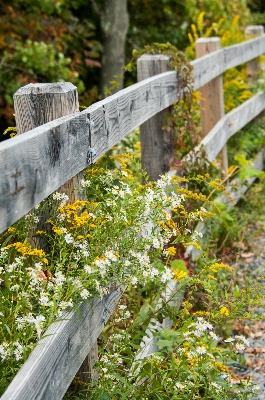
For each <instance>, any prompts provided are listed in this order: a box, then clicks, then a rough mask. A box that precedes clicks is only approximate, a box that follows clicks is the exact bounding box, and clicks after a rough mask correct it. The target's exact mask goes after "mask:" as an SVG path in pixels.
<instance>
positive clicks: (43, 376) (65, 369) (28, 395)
mask: <svg viewBox="0 0 265 400" xmlns="http://www.w3.org/2000/svg"><path fill="white" fill-rule="evenodd" d="M121 294H122V291H121V290H111V291H110V293H109V294H108V295H104V298H103V299H102V300H100V299H93V300H92V302H89V301H85V302H84V303H82V305H81V306H80V307H79V310H78V311H73V312H69V313H65V314H64V315H63V316H62V317H61V320H60V321H58V322H54V323H53V324H52V325H51V326H50V327H49V328H48V330H47V331H46V332H45V335H44V336H43V338H42V339H41V340H40V341H39V342H38V344H37V346H36V347H35V349H34V350H33V351H32V353H31V354H30V356H29V358H28V360H27V361H26V362H25V364H24V365H23V366H22V368H21V369H20V370H19V372H18V373H17V375H16V376H15V378H14V379H13V381H12V382H11V384H10V385H9V386H8V388H7V389H6V391H5V393H4V394H3V396H2V397H1V400H33V399H34V400H51V399H52V400H61V399H62V397H63V395H64V394H65V392H66V390H67V388H68V386H69V385H70V383H71V381H72V380H73V378H74V376H75V374H76V372H77V371H78V369H79V367H80V365H81V364H82V361H83V358H84V357H83V354H88V353H89V351H90V350H91V348H92V347H93V345H94V343H95V341H96V340H97V338H98V336H99V335H100V333H101V331H102V330H103V328H104V325H105V324H106V322H107V320H108V318H109V316H110V315H111V314H112V312H113V311H114V309H115V307H116V305H117V303H118V302H119V299H120V297H121Z"/></svg>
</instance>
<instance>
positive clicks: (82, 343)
mask: <svg viewBox="0 0 265 400" xmlns="http://www.w3.org/2000/svg"><path fill="white" fill-rule="evenodd" d="M247 34H248V35H252V37H253V36H254V38H253V39H250V40H247V41H245V42H243V43H240V44H237V45H234V46H229V47H226V48H223V49H221V48H220V41H219V39H218V38H202V39H199V40H198V41H197V44H196V52H197V57H198V58H197V59H196V60H194V61H192V62H191V64H192V66H193V78H194V89H195V90H197V89H200V90H201V92H202V97H203V102H204V103H203V104H202V107H201V120H202V130H203V136H204V138H203V139H202V141H201V145H203V146H204V149H205V151H206V154H207V156H208V159H209V160H210V161H213V160H214V159H215V158H216V156H217V155H218V154H219V153H220V152H221V151H222V153H223V165H222V167H223V169H224V170H226V169H227V156H226V143H227V141H228V139H229V138H230V137H231V136H232V135H234V134H235V133H236V132H237V131H239V130H240V129H241V128H242V127H244V126H245V125H246V124H247V123H249V122H250V121H251V120H253V119H254V118H255V117H257V116H258V115H259V114H260V113H261V112H262V111H263V110H264V109H265V93H259V94H257V95H255V96H253V97H252V98H250V99H249V100H247V101H246V102H244V103H243V104H242V105H240V106H239V107H237V108H236V109H234V110H233V111H231V112H229V113H228V114H226V115H224V105H223V91H222V74H223V72H225V71H226V70H228V69H229V68H232V67H235V66H238V65H240V64H242V63H248V71H249V77H250V79H251V78H252V75H253V74H254V73H256V69H257V68H256V67H257V62H256V61H255V59H256V58H257V57H258V56H259V55H261V54H264V53H265V35H264V33H263V27H260V26H254V27H248V29H247ZM255 36H256V37H255ZM251 60H252V61H251ZM253 60H254V61H253ZM168 61H169V57H167V56H161V55H144V56H141V57H140V58H139V60H138V65H137V68H138V83H136V84H134V85H132V86H130V87H128V88H126V89H123V90H121V91H119V92H118V93H117V94H114V95H112V96H110V97H108V98H106V99H104V100H102V101H100V102H98V103H95V104H93V105H92V106H90V107H88V108H87V109H85V110H84V111H82V112H79V111H78V95H77V91H76V88H75V87H74V86H73V85H72V84H71V83H50V84H49V83H48V84H29V85H27V86H25V87H22V88H21V89H19V90H18V91H17V92H16V93H15V95H14V102H15V115H16V122H17V131H18V135H17V136H16V137H15V138H12V139H9V140H6V141H4V142H2V143H1V144H0V204H1V208H0V232H3V231H5V230H6V229H7V228H8V227H10V226H11V225H12V224H13V223H14V222H16V221H17V220H18V219H19V218H21V217H22V216H23V215H25V214H26V213H28V212H29V211H30V210H31V209H32V208H34V207H35V205H36V204H38V203H40V202H41V201H42V200H44V199H45V198H46V197H47V196H49V195H50V194H51V193H53V192H54V191H56V190H58V188H61V190H69V188H72V187H76V184H77V182H78V179H80V174H81V173H82V171H83V170H84V169H85V168H86V167H87V166H88V165H91V164H93V163H94V162H95V161H96V160H98V159H99V158H100V157H101V156H102V155H103V154H105V153H106V152H107V151H108V150H109V149H111V148H112V147H113V146H114V145H115V144H117V143H118V142H119V141H120V140H122V139H123V138H124V137H125V136H126V135H127V134H129V133H130V132H131V131H132V130H134V129H135V128H137V127H138V126H140V125H141V127H140V131H141V151H142V165H143V168H144V169H146V171H147V172H148V175H149V176H150V178H151V179H152V180H156V179H158V177H159V175H160V174H163V173H165V172H167V170H168V160H169V158H170V157H171V155H172V135H173V134H172V133H168V132H166V131H163V129H162V127H163V125H164V117H165V116H166V115H167V114H168V113H169V112H170V110H171V106H172V105H173V104H174V103H176V102H177V101H178V100H179V99H181V97H182V96H183V91H184V90H185V88H184V87H182V86H181V76H180V75H179V74H178V73H177V72H176V71H169V70H168V69H169V67H168ZM22 133H23V134H22ZM255 166H256V168H257V169H263V156H262V155H261V154H259V155H258V157H257V159H256V160H255ZM250 183H251V182H250ZM244 190H246V189H244ZM236 196H237V197H238V194H237V195H236ZM170 284H171V285H172V283H170ZM121 295H122V289H118V290H114V289H113V290H111V291H110V293H109V294H106V295H105V296H104V298H103V299H98V298H95V299H94V300H93V303H92V306H91V304H90V303H88V302H84V303H82V305H81V306H80V309H79V312H76V311H73V312H69V313H65V315H64V316H63V319H64V320H63V321H62V320H61V321H60V322H54V323H53V324H52V325H51V326H50V327H49V328H48V330H47V331H46V333H45V335H44V338H43V339H41V340H40V341H39V342H38V344H37V346H36V347H35V349H34V350H33V351H32V353H31V355H30V356H29V358H28V360H27V361H26V362H25V364H24V365H23V366H22V368H21V369H20V371H19V372H18V373H17V375H16V376H15V378H14V379H13V381H12V382H11V384H10V385H9V387H8V388H7V390H6V392H5V393H4V394H3V396H2V400H15V399H16V400H26V399H27V400H29V399H32V400H33V399H34V400H35V399H38V400H40V399H41V400H44V399H46V400H48V399H53V400H57V399H58V400H59V399H62V397H63V396H64V394H65V392H66V390H67V388H68V387H69V385H70V383H71V381H72V380H73V378H74V376H75V375H76V373H77V372H78V370H79V369H80V366H81V365H82V364H83V366H84V360H87V354H89V353H90V355H91V354H92V353H91V351H93V349H94V351H96V348H95V346H94V345H95V343H96V341H97V338H98V337H99V335H100V333H101V331H102V330H103V328H104V325H105V323H106V322H107V320H108V318H109V316H110V315H111V314H112V312H113V311H114V309H115V307H116V305H117V303H118V301H119V299H120V297H121ZM151 351H153V349H152V346H148V345H147V346H145V355H146V354H147V353H148V352H149V353H150V352H151ZM86 362H87V361H86ZM84 368H85V367H84Z"/></svg>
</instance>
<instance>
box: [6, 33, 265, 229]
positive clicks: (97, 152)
mask: <svg viewBox="0 0 265 400" xmlns="http://www.w3.org/2000/svg"><path fill="white" fill-rule="evenodd" d="M264 52H265V35H263V36H261V37H259V38H256V39H251V40H248V41H246V42H244V43H240V44H238V45H235V46H230V47H227V48H225V49H222V50H218V51H216V52H213V53H211V54H209V55H206V56H204V57H201V58H200V59H197V60H195V61H192V63H191V64H192V65H193V67H194V71H193V75H194V87H195V89H198V88H200V87H201V86H202V85H205V84H206V83H207V82H210V81H211V80H212V79H213V78H215V77H217V76H219V75H220V74H221V73H222V72H224V71H225V70H226V69H228V68H231V66H235V65H238V64H240V63H242V62H246V61H249V60H251V59H252V58H255V57H257V56H258V55H259V54H262V53H264ZM233 54H234V56H235V57H234V60H233V62H232V61H231V60H232V55H233ZM180 81H181V80H180V79H178V78H177V74H176V72H175V71H172V72H165V73H163V74H159V75H156V76H154V77H151V78H148V79H145V80H143V81H141V82H139V83H136V84H135V85H132V86H130V87H129V88H126V89H123V90H121V91H120V92H118V93H117V94H115V95H113V96H110V97H108V98H107V99H105V100H102V101H100V102H98V103H95V104H93V105H92V106H90V107H88V108H87V109H86V110H84V111H83V112H81V113H75V114H72V115H70V116H67V117H62V118H59V119H57V120H54V121H52V122H49V123H47V124H45V125H42V126H40V127H38V128H35V129H32V130H31V131H28V132H26V133H24V134H23V135H21V136H18V137H15V138H13V139H9V140H6V141H4V142H2V143H0V202H1V210H0V232H3V231H4V230H5V229H7V228H8V227H9V226H10V225H12V224H13V223H14V222H16V221H17V220H18V219H19V218H21V217H22V216H23V215H25V214H26V213H27V212H29V211H30V210H31V209H32V208H33V207H34V206H35V205H36V204H38V203H39V202H40V201H42V200H43V199H45V198H46V197H47V196H48V195H50V194H51V193H52V192H54V191H55V190H56V189H57V188H58V187H60V186H61V185H63V184H64V183H65V182H66V181H68V180H69V179H70V178H72V177H73V176H75V175H76V174H78V173H79V172H80V171H82V170H83V169H84V168H86V167H87V166H88V165H90V164H91V163H93V162H95V161H96V160H97V159H98V158H99V157H100V156H102V155H103V154H104V153H106V151H108V150H109V149H110V148H111V147H112V146H113V145H115V144H116V143H118V142H119V141H120V140H121V139H122V138H123V137H124V136H126V135H127V134H128V133H130V132H131V131H132V130H133V129H135V128H136V127H138V126H139V125H141V124H142V123H143V122H145V121H147V120H148V119H149V118H151V117H152V116H153V115H155V114H156V113H158V112H160V111H162V110H164V109H165V108H167V107H168V106H170V105H172V104H173V103H175V102H176V101H178V100H179V98H180V97H181V96H182V92H183V89H184V88H183V87H181V85H180ZM18 95H19V92H18Z"/></svg>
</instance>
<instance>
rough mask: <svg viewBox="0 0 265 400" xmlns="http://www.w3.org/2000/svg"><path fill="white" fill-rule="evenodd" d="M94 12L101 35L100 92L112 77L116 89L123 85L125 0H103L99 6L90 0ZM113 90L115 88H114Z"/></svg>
mask: <svg viewBox="0 0 265 400" xmlns="http://www.w3.org/2000/svg"><path fill="white" fill-rule="evenodd" d="M91 1H92V5H93V7H94V10H95V12H96V13H97V14H98V16H99V17H100V27H101V35H102V46H103V49H102V57H101V64H102V67H101V79H100V92H101V94H102V96H103V97H104V93H105V90H106V89H107V88H108V87H109V86H110V82H111V81H113V80H114V79H115V80H117V81H118V82H119V86H118V87H117V88H116V91H117V90H119V89H121V88H122V87H123V76H122V72H123V69H122V67H123V66H124V64H125V41H126V36H127V31H128V27H129V14H128V11H127V0H105V1H104V2H103V4H102V7H99V6H98V5H97V3H96V2H95V0H91ZM114 92H115V89H114Z"/></svg>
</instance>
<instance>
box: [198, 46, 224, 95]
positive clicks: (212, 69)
mask: <svg viewBox="0 0 265 400" xmlns="http://www.w3.org/2000/svg"><path fill="white" fill-rule="evenodd" d="M191 65H192V66H193V68H194V69H193V79H194V89H195V90H197V89H199V88H201V87H202V86H203V85H206V84H207V83H209V82H211V81H212V80H213V79H214V78H217V77H218V76H220V75H222V73H223V72H224V71H225V65H224V53H223V50H216V51H213V52H211V53H210V54H205V55H204V56H200V58H197V59H196V60H194V61H191Z"/></svg>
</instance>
